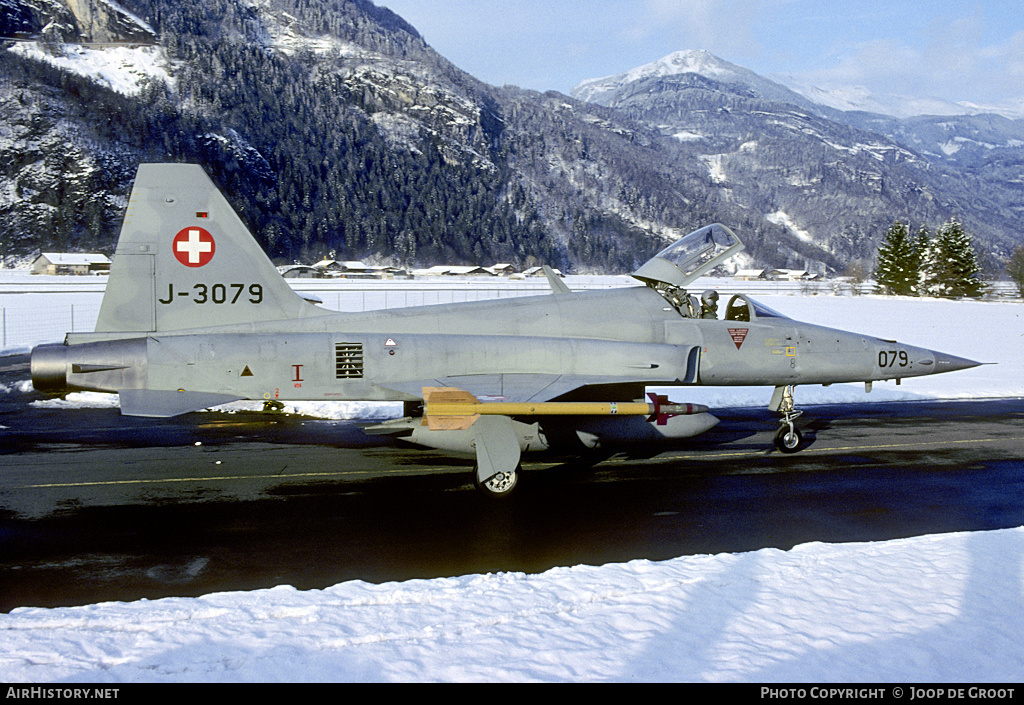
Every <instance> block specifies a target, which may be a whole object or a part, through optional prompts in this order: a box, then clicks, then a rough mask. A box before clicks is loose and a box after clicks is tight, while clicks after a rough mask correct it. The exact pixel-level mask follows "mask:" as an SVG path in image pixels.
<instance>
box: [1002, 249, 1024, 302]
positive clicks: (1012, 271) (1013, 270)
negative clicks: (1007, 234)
mask: <svg viewBox="0 0 1024 705" xmlns="http://www.w3.org/2000/svg"><path fill="white" fill-rule="evenodd" d="M1006 273H1007V274H1009V275H1010V279H1012V280H1013V281H1014V283H1016V284H1017V291H1018V293H1019V294H1020V295H1021V297H1024V245H1022V246H1020V247H1018V248H1017V249H1016V250H1014V251H1013V254H1012V255H1010V261H1009V262H1007V264H1006Z"/></svg>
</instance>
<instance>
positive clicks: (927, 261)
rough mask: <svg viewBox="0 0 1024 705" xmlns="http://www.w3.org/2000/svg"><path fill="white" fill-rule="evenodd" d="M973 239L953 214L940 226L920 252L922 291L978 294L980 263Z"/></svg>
mask: <svg viewBox="0 0 1024 705" xmlns="http://www.w3.org/2000/svg"><path fill="white" fill-rule="evenodd" d="M972 240H973V239H972V238H971V236H970V235H969V234H968V233H967V231H965V230H964V227H963V225H961V224H960V221H959V220H957V218H956V217H955V216H954V217H953V218H950V219H949V220H947V221H946V222H945V223H944V224H943V226H942V227H941V228H939V232H938V233H937V234H936V235H935V237H934V238H932V239H931V240H930V241H929V242H928V245H927V247H926V248H925V251H924V254H923V255H922V266H921V292H922V293H924V294H928V295H930V296H941V297H944V298H958V297H962V296H971V297H978V296H981V279H980V278H979V277H978V273H979V272H980V271H981V266H980V265H979V264H978V256H977V254H976V253H975V251H974V244H973V241H972Z"/></svg>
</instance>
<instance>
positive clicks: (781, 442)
mask: <svg viewBox="0 0 1024 705" xmlns="http://www.w3.org/2000/svg"><path fill="white" fill-rule="evenodd" d="M803 442H804V436H803V434H802V433H800V429H798V428H797V427H796V426H788V425H787V426H783V427H782V428H780V429H779V432H778V433H776V434H775V447H776V448H778V449H779V450H780V451H781V452H783V453H795V452H797V451H798V450H800V448H801V447H802V446H803Z"/></svg>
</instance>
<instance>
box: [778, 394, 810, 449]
mask: <svg viewBox="0 0 1024 705" xmlns="http://www.w3.org/2000/svg"><path fill="white" fill-rule="evenodd" d="M771 407H772V408H773V409H775V410H776V411H778V412H779V413H781V414H782V419H781V420H780V423H781V424H782V426H781V427H780V428H779V431H778V433H776V434H775V447H776V448H778V449H779V451H780V452H782V453H795V452H797V451H798V450H800V449H801V448H802V447H803V442H804V436H803V434H802V433H801V432H800V429H798V428H797V427H796V424H795V423H794V421H796V419H797V417H799V416H800V415H801V414H802V413H804V412H802V411H798V410H797V409H796V408H795V405H794V403H793V385H789V386H787V387H776V388H775V394H774V395H773V396H772V403H771Z"/></svg>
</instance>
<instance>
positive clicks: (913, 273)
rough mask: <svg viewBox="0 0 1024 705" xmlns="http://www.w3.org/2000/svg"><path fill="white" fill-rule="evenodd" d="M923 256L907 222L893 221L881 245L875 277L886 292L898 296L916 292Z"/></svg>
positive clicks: (911, 294) (910, 294)
mask: <svg viewBox="0 0 1024 705" xmlns="http://www.w3.org/2000/svg"><path fill="white" fill-rule="evenodd" d="M919 269H920V258H919V256H918V252H917V248H916V247H915V242H914V241H913V240H912V239H911V237H910V228H909V227H908V226H907V224H906V223H901V222H900V221H898V220H897V221H896V222H894V223H893V224H892V225H890V226H889V229H888V230H887V231H886V233H885V241H884V242H883V243H882V245H881V247H879V248H878V265H877V267H876V268H875V280H876V281H877V282H878V285H879V286H880V287H881V288H882V289H883V290H884V291H886V292H888V293H890V294H895V295H897V296H913V295H916V294H917V283H918V278H919Z"/></svg>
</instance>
